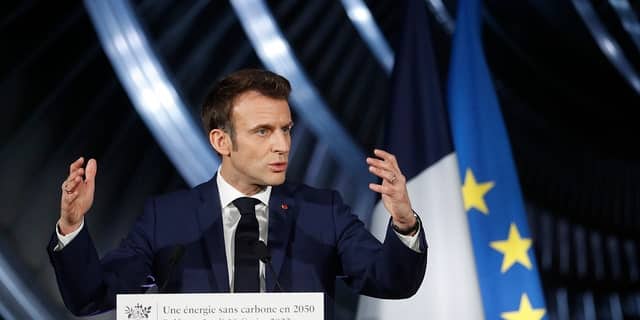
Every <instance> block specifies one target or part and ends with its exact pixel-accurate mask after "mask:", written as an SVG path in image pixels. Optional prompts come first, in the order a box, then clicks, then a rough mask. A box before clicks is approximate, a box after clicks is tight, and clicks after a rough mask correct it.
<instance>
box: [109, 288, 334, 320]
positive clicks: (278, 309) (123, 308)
mask: <svg viewBox="0 0 640 320" xmlns="http://www.w3.org/2000/svg"><path fill="white" fill-rule="evenodd" d="M116 319H117V320H125V319H126V320H130V319H150V320H324V294H323V293H316V292H304V293H300V292H296V293H292V292H291V293H290V292H286V293H285V292H271V293H178V294H168V293H166V294H119V295H118V296H117V297H116Z"/></svg>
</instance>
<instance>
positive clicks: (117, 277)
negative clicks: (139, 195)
mask: <svg viewBox="0 0 640 320" xmlns="http://www.w3.org/2000/svg"><path fill="white" fill-rule="evenodd" d="M154 211H155V210H154V206H153V201H149V202H147V204H146V205H145V210H144V213H143V215H141V216H140V217H139V218H138V220H137V221H136V223H135V226H134V228H133V229H132V231H131V232H130V233H129V235H128V236H127V237H126V238H125V239H124V240H123V241H122V242H121V244H120V246H119V247H118V248H117V249H115V250H113V251H110V252H109V253H108V254H107V255H105V257H104V258H103V259H100V258H99V257H98V253H97V251H96V248H95V245H94V243H93V239H92V238H91V235H90V234H89V231H88V226H87V225H85V227H84V228H83V229H82V231H80V233H79V234H78V235H77V236H76V238H74V239H73V240H72V241H71V242H70V243H69V244H68V245H67V246H65V247H64V248H63V249H62V250H60V251H53V249H54V248H55V246H56V245H57V243H58V238H57V235H56V234H55V232H54V233H53V235H52V237H51V240H50V242H49V245H48V246H47V252H48V254H49V259H50V261H51V264H52V266H53V268H54V271H55V274H56V280H57V282H58V287H59V289H60V294H61V295H62V299H63V300H64V303H65V305H66V306H67V308H68V309H69V310H70V311H71V312H72V313H73V314H74V315H76V316H86V315H92V314H97V313H101V312H105V311H108V310H110V309H113V308H115V302H116V294H118V293H142V292H144V290H145V288H143V287H142V285H143V284H144V282H145V280H146V278H147V276H148V275H149V274H151V264H152V259H153V237H152V234H153V230H154V227H155V212H154Z"/></svg>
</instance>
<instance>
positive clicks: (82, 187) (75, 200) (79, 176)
mask: <svg viewBox="0 0 640 320" xmlns="http://www.w3.org/2000/svg"><path fill="white" fill-rule="evenodd" d="M83 164H84V158H83V157H80V158H79V159H78V160H76V161H74V162H73V163H72V164H71V165H70V166H69V176H68V177H67V179H66V180H65V181H64V182H63V183H62V196H61V200H60V220H59V221H58V227H59V231H60V233H61V234H63V235H66V234H69V233H71V232H73V231H75V230H76V229H78V227H80V224H82V221H83V218H84V215H85V214H86V213H87V211H89V209H90V208H91V205H92V204H93V195H94V192H95V189H96V185H95V178H96V171H97V170H98V164H97V162H96V160H94V159H90V160H89V161H88V162H87V167H86V168H83Z"/></svg>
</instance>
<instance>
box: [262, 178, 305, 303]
mask: <svg viewBox="0 0 640 320" xmlns="http://www.w3.org/2000/svg"><path fill="white" fill-rule="evenodd" d="M297 212H298V211H297V206H296V203H295V202H294V199H293V198H291V197H290V196H289V195H288V194H287V193H286V192H285V190H284V187H282V186H277V187H273V189H272V191H271V199H269V238H268V242H269V248H270V250H271V263H272V264H273V269H274V271H275V273H276V276H277V277H279V276H280V270H281V269H282V263H283V262H284V259H285V256H286V252H287V249H288V247H289V244H290V242H291V241H290V239H289V238H290V237H291V229H292V228H293V226H294V221H295V217H296V215H297ZM266 282H267V283H266V286H267V291H270V292H271V291H273V290H274V288H275V281H274V279H273V278H272V277H271V274H269V272H267V281H266Z"/></svg>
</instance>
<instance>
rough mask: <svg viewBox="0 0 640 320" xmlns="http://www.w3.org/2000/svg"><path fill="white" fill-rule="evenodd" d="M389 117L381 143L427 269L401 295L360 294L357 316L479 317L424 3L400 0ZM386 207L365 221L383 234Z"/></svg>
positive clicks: (455, 164) (469, 246)
mask: <svg viewBox="0 0 640 320" xmlns="http://www.w3.org/2000/svg"><path fill="white" fill-rule="evenodd" d="M406 4H407V8H406V13H405V20H404V22H403V30H402V33H401V37H402V38H401V39H400V43H399V44H400V46H399V48H398V50H397V51H396V64H395V66H394V71H393V75H392V83H393V85H392V91H391V103H390V110H389V112H388V114H389V118H388V121H389V122H388V123H387V135H386V138H387V141H386V150H388V151H389V152H391V153H393V154H395V155H396V158H397V160H398V163H399V165H400V168H401V169H402V171H403V174H404V175H405V176H406V177H407V181H408V185H407V186H408V189H409V196H410V198H411V204H412V206H413V208H414V210H415V211H416V212H417V213H418V214H419V215H420V218H421V220H422V222H423V226H424V230H425V234H424V235H423V236H426V240H427V243H428V244H429V251H428V255H429V258H428V262H427V272H426V276H425V279H424V281H423V283H422V286H421V287H420V289H419V291H418V293H417V294H416V295H415V296H413V297H411V298H409V299H406V300H381V299H375V298H369V297H364V296H362V297H361V298H360V302H359V306H358V317H357V318H358V319H361V320H365V319H366V320H372V319H400V318H401V317H403V316H409V317H410V318H411V319H481V318H482V317H483V309H482V300H481V295H480V288H479V285H478V277H477V274H476V267H475V262H474V257H473V252H472V242H471V238H470V233H469V225H468V221H467V215H466V213H465V209H464V206H463V200H462V195H461V179H460V174H459V169H458V162H457V158H456V153H455V150H454V147H453V142H452V138H451V131H450V128H449V119H448V115H447V109H446V107H445V104H444V102H443V99H442V93H441V88H440V84H439V80H438V70H437V68H436V62H435V57H434V53H433V49H432V48H431V35H430V31H429V22H428V20H427V19H428V16H427V11H426V10H427V7H426V5H425V3H424V2H423V1H416V0H409V1H406ZM388 219H389V214H388V213H387V211H386V210H385V209H384V206H383V205H382V202H380V203H378V204H377V206H376V207H375V209H374V213H373V216H372V220H371V224H370V229H371V232H372V233H373V234H374V235H375V236H376V237H378V239H379V240H380V241H383V240H384V235H385V230H386V226H387V224H388V221H389V220H388Z"/></svg>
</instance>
